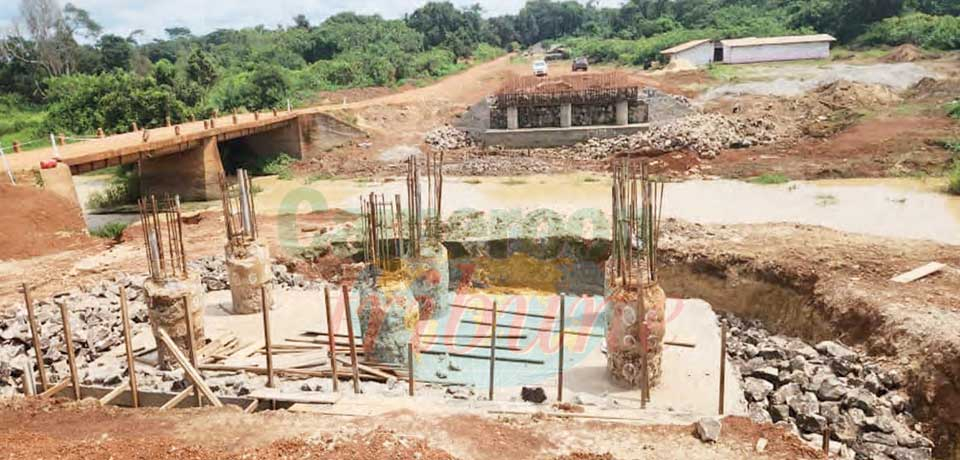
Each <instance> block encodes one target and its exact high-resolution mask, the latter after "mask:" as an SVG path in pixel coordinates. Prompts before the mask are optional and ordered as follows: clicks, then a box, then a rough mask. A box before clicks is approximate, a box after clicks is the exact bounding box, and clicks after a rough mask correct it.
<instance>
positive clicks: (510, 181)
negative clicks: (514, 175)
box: [502, 179, 527, 185]
mask: <svg viewBox="0 0 960 460" xmlns="http://www.w3.org/2000/svg"><path fill="white" fill-rule="evenodd" d="M526 183H527V181H525V180H523V179H507V180H505V181H503V182H502V184H503V185H525V184H526Z"/></svg>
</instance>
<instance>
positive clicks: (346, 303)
mask: <svg viewBox="0 0 960 460" xmlns="http://www.w3.org/2000/svg"><path fill="white" fill-rule="evenodd" d="M341 290H342V291H343V309H344V311H345V312H346V314H347V337H348V339H349V340H350V365H351V366H353V392H354V393H360V370H359V369H358V368H357V342H356V339H355V338H354V336H353V313H351V312H350V290H349V289H347V286H346V285H343V286H341ZM327 329H329V328H327Z"/></svg>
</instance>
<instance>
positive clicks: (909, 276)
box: [890, 262, 947, 284]
mask: <svg viewBox="0 0 960 460" xmlns="http://www.w3.org/2000/svg"><path fill="white" fill-rule="evenodd" d="M946 267H947V264H942V263H940V262H930V263H928V264H926V265H924V266H922V267H917V268H914V269H913V270H910V271H908V272H906V273H901V274H899V275H897V276H894V277H893V278H890V281H893V282H895V283H903V284H906V283H911V282H913V281H916V280H918V279H920V278H924V277H927V276H930V275H932V274H934V273H936V272H938V271H940V270H943V269H944V268H946Z"/></svg>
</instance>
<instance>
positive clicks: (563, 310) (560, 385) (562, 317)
mask: <svg viewBox="0 0 960 460" xmlns="http://www.w3.org/2000/svg"><path fill="white" fill-rule="evenodd" d="M566 314H567V299H566V296H564V295H563V293H561V294H560V359H559V360H558V362H557V370H558V372H557V401H558V402H563V342H564V340H563V339H564V334H565V332H564V330H565V327H564V322H565V319H566Z"/></svg>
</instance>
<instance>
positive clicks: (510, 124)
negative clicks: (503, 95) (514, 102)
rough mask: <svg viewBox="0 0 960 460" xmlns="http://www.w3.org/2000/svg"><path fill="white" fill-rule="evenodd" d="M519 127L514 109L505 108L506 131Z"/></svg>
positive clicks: (517, 116)
mask: <svg viewBox="0 0 960 460" xmlns="http://www.w3.org/2000/svg"><path fill="white" fill-rule="evenodd" d="M519 127H520V117H519V115H518V114H517V108H516V107H507V129H517V128H519Z"/></svg>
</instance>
